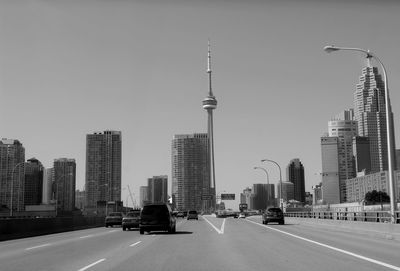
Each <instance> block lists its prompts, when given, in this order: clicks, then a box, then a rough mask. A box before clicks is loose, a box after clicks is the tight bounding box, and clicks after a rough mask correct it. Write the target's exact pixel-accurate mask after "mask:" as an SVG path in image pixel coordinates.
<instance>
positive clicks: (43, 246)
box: [25, 243, 51, 250]
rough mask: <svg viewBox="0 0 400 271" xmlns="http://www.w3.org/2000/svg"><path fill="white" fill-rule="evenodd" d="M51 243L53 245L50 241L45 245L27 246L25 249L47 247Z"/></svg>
mask: <svg viewBox="0 0 400 271" xmlns="http://www.w3.org/2000/svg"><path fill="white" fill-rule="evenodd" d="M50 245H51V244H50V243H47V244H43V245H39V246H34V247H28V248H25V250H32V249H36V248H41V247H47V246H50Z"/></svg>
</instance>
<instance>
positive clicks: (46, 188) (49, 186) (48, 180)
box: [42, 168, 54, 204]
mask: <svg viewBox="0 0 400 271" xmlns="http://www.w3.org/2000/svg"><path fill="white" fill-rule="evenodd" d="M53 183H54V168H46V169H44V170H43V192H42V195H43V199H42V203H43V204H50V201H51V200H54V197H53V196H54V194H53Z"/></svg>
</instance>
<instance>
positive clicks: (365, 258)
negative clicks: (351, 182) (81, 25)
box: [247, 219, 400, 271]
mask: <svg viewBox="0 0 400 271" xmlns="http://www.w3.org/2000/svg"><path fill="white" fill-rule="evenodd" d="M247 221H249V222H251V223H253V224H256V225H258V226H261V227H264V228H267V229H270V230H274V231H277V232H280V233H283V234H286V235H289V236H292V237H294V238H297V239H300V240H303V241H306V242H310V243H312V244H316V245H319V246H322V247H326V248H329V249H332V250H335V251H338V252H341V253H343V254H347V255H350V256H353V257H355V258H359V259H362V260H364V261H368V262H371V263H374V264H377V265H382V266H384V267H387V268H390V269H393V270H397V271H400V267H398V266H394V265H391V264H388V263H384V262H381V261H378V260H374V259H371V258H368V257H365V256H362V255H359V254H356V253H353V252H350V251H347V250H344V249H340V248H337V247H332V246H329V245H326V244H323V243H320V242H317V241H313V240H311V239H307V238H304V237H301V236H298V235H294V234H292V233H288V232H285V231H282V230H278V229H275V228H272V227H268V226H266V225H262V224H260V223H258V222H255V221H251V220H250V219H248V220H247Z"/></svg>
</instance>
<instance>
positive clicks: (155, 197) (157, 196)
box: [147, 175, 168, 203]
mask: <svg viewBox="0 0 400 271" xmlns="http://www.w3.org/2000/svg"><path fill="white" fill-rule="evenodd" d="M147 193H148V201H149V202H151V203H167V202H168V176H167V175H162V176H154V177H153V178H149V179H147Z"/></svg>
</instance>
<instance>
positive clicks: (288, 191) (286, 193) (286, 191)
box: [276, 182, 294, 202]
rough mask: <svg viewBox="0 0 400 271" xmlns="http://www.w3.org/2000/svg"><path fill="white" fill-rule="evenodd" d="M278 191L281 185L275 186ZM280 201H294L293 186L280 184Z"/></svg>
mask: <svg viewBox="0 0 400 271" xmlns="http://www.w3.org/2000/svg"><path fill="white" fill-rule="evenodd" d="M276 186H277V189H278V191H280V189H281V184H280V183H278V184H277V185H276ZM282 199H283V201H284V202H287V201H289V200H293V199H294V184H293V183H291V182H282Z"/></svg>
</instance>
